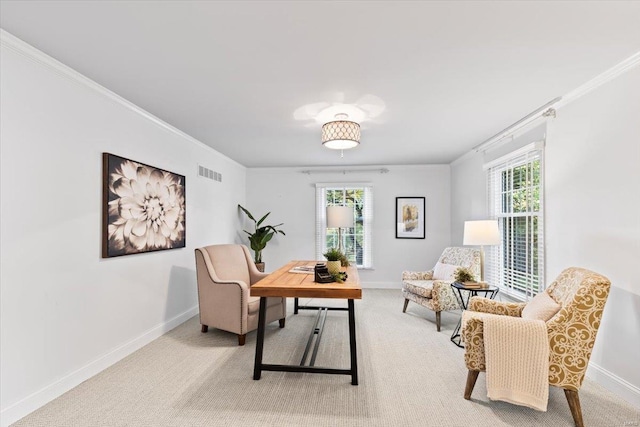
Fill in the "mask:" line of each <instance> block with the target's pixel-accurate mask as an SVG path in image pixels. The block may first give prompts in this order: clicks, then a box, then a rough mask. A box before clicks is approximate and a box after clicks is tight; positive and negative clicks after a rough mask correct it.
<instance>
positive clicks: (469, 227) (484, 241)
mask: <svg viewBox="0 0 640 427" xmlns="http://www.w3.org/2000/svg"><path fill="white" fill-rule="evenodd" d="M462 244H463V245H475V246H480V281H481V282H482V281H484V246H485V245H490V246H491V245H499V244H500V230H499V229H498V221H497V220H494V219H489V220H480V221H465V222H464V238H463V242H462Z"/></svg>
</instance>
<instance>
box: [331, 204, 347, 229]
mask: <svg viewBox="0 0 640 427" xmlns="http://www.w3.org/2000/svg"><path fill="white" fill-rule="evenodd" d="M341 227H353V208H352V207H351V206H327V228H341Z"/></svg>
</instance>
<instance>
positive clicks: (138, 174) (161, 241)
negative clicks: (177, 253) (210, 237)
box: [102, 153, 186, 258]
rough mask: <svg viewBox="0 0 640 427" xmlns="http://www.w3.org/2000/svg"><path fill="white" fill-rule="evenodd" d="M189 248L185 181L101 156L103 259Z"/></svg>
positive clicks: (127, 161)
mask: <svg viewBox="0 0 640 427" xmlns="http://www.w3.org/2000/svg"><path fill="white" fill-rule="evenodd" d="M185 246H186V179H185V177H184V175H179V174H177V173H174V172H169V171H166V170H164V169H160V168H157V167H155V166H150V165H147V164H145V163H142V162H138V161H135V160H130V159H126V158H124V157H120V156H117V155H115V154H110V153H102V257H103V258H111V257H117V256H123V255H133V254H139V253H145V252H154V251H162V250H167V249H178V248H184V247H185Z"/></svg>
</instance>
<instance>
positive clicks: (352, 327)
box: [348, 299, 358, 385]
mask: <svg viewBox="0 0 640 427" xmlns="http://www.w3.org/2000/svg"><path fill="white" fill-rule="evenodd" d="M348 304H349V348H350V350H351V385H358V357H357V353H356V313H355V310H354V306H353V300H352V299H350V300H349V303H348Z"/></svg>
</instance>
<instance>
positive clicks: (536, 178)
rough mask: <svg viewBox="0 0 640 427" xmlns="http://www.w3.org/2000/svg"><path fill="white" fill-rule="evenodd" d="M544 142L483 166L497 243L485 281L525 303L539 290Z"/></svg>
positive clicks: (541, 285)
mask: <svg viewBox="0 0 640 427" xmlns="http://www.w3.org/2000/svg"><path fill="white" fill-rule="evenodd" d="M543 166H544V165H543V144H542V143H535V144H530V145H528V146H526V147H523V148H522V149H520V150H517V151H516V152H514V153H512V154H510V155H507V156H504V157H501V158H500V159H497V160H495V161H493V162H491V163H488V164H486V165H485V166H484V167H485V169H486V173H487V185H488V188H487V195H488V198H489V200H488V206H489V215H490V218H493V219H497V220H498V225H499V228H500V234H501V237H502V243H501V244H500V245H497V246H490V247H489V248H488V251H487V253H486V260H485V272H486V274H485V276H486V280H487V281H488V282H489V283H491V284H495V285H497V286H499V287H500V288H501V289H502V290H503V292H505V293H506V294H508V295H510V296H512V297H514V298H516V299H519V300H523V301H526V300H528V299H530V298H531V297H533V296H535V295H536V294H537V293H539V292H541V291H542V290H544V286H545V285H544V205H543V200H544V198H543V189H544V185H543V176H544V174H543Z"/></svg>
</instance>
